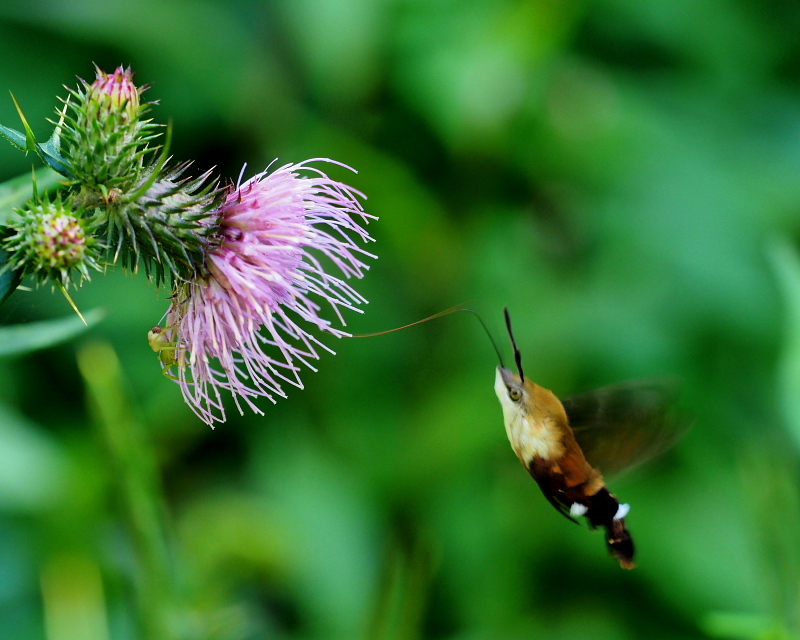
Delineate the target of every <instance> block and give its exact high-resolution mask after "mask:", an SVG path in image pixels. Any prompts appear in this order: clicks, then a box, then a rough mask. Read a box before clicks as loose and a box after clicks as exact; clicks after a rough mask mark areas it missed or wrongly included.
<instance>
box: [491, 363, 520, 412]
mask: <svg viewBox="0 0 800 640" xmlns="http://www.w3.org/2000/svg"><path fill="white" fill-rule="evenodd" d="M494 391H495V393H496V394H497V399H498V400H500V404H501V405H503V410H504V411H520V410H522V409H524V407H525V406H526V404H527V402H528V390H527V389H526V388H525V383H524V381H523V380H522V379H521V378H520V377H519V375H517V374H516V373H514V372H513V371H511V369H506V368H505V367H497V373H496V375H495V380H494Z"/></svg>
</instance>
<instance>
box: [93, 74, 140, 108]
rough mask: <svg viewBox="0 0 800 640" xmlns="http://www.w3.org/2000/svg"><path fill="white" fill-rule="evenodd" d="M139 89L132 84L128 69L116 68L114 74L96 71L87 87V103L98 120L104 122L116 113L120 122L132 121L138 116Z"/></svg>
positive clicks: (131, 75) (131, 76)
mask: <svg viewBox="0 0 800 640" xmlns="http://www.w3.org/2000/svg"><path fill="white" fill-rule="evenodd" d="M142 90H143V89H140V88H139V87H137V86H136V84H134V82H133V74H132V73H131V70H130V67H128V68H127V69H123V68H122V67H117V70H116V71H114V73H105V72H103V71H100V70H99V69H98V70H97V78H96V79H95V81H94V82H93V83H92V84H91V86H90V87H89V92H88V95H87V103H88V105H89V111H90V113H91V111H94V112H95V113H96V114H97V117H98V119H101V120H105V119H107V118H108V117H109V116H110V115H112V114H114V113H118V114H119V116H120V118H121V119H122V120H124V119H127V120H129V121H130V120H133V119H134V118H136V117H137V116H138V115H139V94H140V93H141V92H142Z"/></svg>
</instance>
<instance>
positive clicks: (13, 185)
mask: <svg viewBox="0 0 800 640" xmlns="http://www.w3.org/2000/svg"><path fill="white" fill-rule="evenodd" d="M60 179H61V176H59V175H58V174H57V173H56V172H55V171H53V170H52V169H50V168H49V167H41V168H39V169H37V170H36V186H37V189H38V191H39V193H46V192H48V191H50V190H52V188H53V187H54V186H56V185H57V184H58V182H59V180H60ZM32 197H33V180H32V179H31V174H30V173H23V174H22V175H21V176H17V177H16V178H11V180H6V181H5V182H3V183H0V225H6V224H8V221H9V218H10V217H11V216H12V215H13V211H12V209H14V207H21V206H22V205H24V204H25V203H26V202H27V201H28V200H30V199H31V198H32Z"/></svg>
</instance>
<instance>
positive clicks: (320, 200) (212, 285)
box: [151, 160, 375, 427]
mask: <svg viewBox="0 0 800 640" xmlns="http://www.w3.org/2000/svg"><path fill="white" fill-rule="evenodd" d="M309 162H311V161H306V162H303V163H300V164H288V165H285V166H283V167H281V168H279V169H277V170H276V171H273V172H272V173H268V172H267V171H264V172H263V173H260V174H258V175H256V176H254V177H253V178H251V179H250V180H248V181H247V182H245V183H244V184H241V185H239V186H238V187H236V188H233V187H231V190H230V192H229V193H228V195H227V198H226V200H225V202H224V203H223V205H222V206H221V208H220V211H219V218H218V221H217V223H218V224H219V227H220V231H219V235H220V237H221V242H220V244H219V245H218V246H215V247H214V248H212V249H211V250H210V252H209V253H208V254H207V257H206V267H207V270H208V274H207V275H206V276H204V277H201V278H198V279H196V280H194V281H192V282H190V283H187V284H186V285H184V286H183V287H181V288H179V291H177V292H176V294H175V295H174V296H173V299H172V306H171V307H170V309H169V311H168V313H167V321H166V329H164V330H163V333H157V334H155V335H154V334H153V333H152V332H151V345H152V346H153V348H154V349H155V350H157V351H160V352H161V360H162V364H163V365H164V367H165V368H167V369H169V368H171V367H172V366H175V367H177V371H178V375H177V380H178V382H179V384H180V386H181V391H182V392H183V396H184V398H185V399H186V402H187V403H188V404H189V406H190V407H191V408H192V409H193V410H194V412H195V413H196V414H197V415H198V416H199V417H200V418H201V419H202V420H203V421H204V422H206V423H207V424H209V425H210V426H212V427H213V425H214V422H215V421H219V422H223V421H224V420H225V409H224V407H223V403H222V398H221V395H220V390H221V389H224V390H227V391H229V392H230V393H231V394H232V395H233V398H234V401H235V403H236V407H237V408H238V409H239V412H240V413H242V405H243V404H244V405H247V406H249V407H250V408H251V409H252V410H253V411H254V412H256V413H258V414H262V415H263V412H262V411H261V410H260V409H259V408H258V407H257V406H256V404H255V403H254V402H253V400H254V399H255V398H258V397H261V396H263V397H266V398H267V399H269V400H271V401H272V402H275V399H276V397H278V396H279V397H286V393H285V392H284V390H283V388H282V385H283V383H288V384H290V385H293V386H296V387H299V388H302V386H303V385H302V382H301V381H300V375H299V372H300V365H305V366H306V367H308V368H310V369H312V370H314V367H313V366H312V365H311V364H310V362H309V361H310V360H314V359H318V358H319V356H318V354H317V350H318V349H319V348H322V349H325V350H326V351H331V350H330V349H329V348H328V347H326V346H325V345H323V344H322V343H321V342H320V341H319V340H318V339H317V338H315V337H314V336H313V335H312V334H311V333H309V331H307V327H309V325H310V327H313V328H316V329H319V330H322V331H326V332H328V333H330V334H333V335H334V336H337V337H341V336H346V335H349V334H347V333H345V332H344V331H342V330H341V329H337V328H335V327H334V326H333V325H332V323H331V322H330V321H329V320H327V319H324V318H323V317H322V316H321V313H322V307H323V306H325V307H328V308H329V311H331V312H332V313H333V315H335V316H336V318H337V319H338V321H339V322H340V323H341V324H342V325H344V324H345V323H344V320H343V318H342V315H341V310H342V309H343V308H344V309H353V310H359V309H358V306H359V305H361V304H364V303H366V300H365V299H364V298H363V297H362V296H361V295H359V294H358V293H357V292H356V291H355V290H354V289H353V288H352V287H351V286H350V285H349V284H348V283H347V282H346V280H347V279H349V278H361V277H362V276H363V275H364V271H365V270H366V269H367V268H368V266H367V265H365V264H364V262H362V258H364V257H370V258H373V257H375V256H372V255H371V254H369V253H367V252H366V251H364V250H363V249H362V248H361V247H360V246H358V244H357V243H356V240H360V241H362V242H368V241H371V240H372V238H370V236H369V235H368V234H367V232H366V231H365V229H364V228H363V227H362V226H361V224H360V223H367V222H368V220H369V219H371V218H373V219H374V216H370V215H368V214H366V213H365V212H364V210H363V209H362V207H361V204H360V202H359V201H358V199H357V198H358V197H362V198H363V197H364V196H363V195H362V194H361V193H359V192H358V191H355V190H354V189H352V188H350V187H348V186H347V185H344V184H342V183H339V182H335V181H334V180H331V179H330V178H329V177H328V176H327V175H325V173H323V172H322V171H320V170H319V169H317V168H315V167H311V166H308V163H309ZM327 162H331V161H330V160H327ZM348 168H349V167H348ZM329 272H333V273H337V274H339V275H340V276H342V277H339V275H331V273H329ZM300 321H303V322H300ZM304 323H305V324H304ZM310 327H309V328H310ZM331 353H332V351H331Z"/></svg>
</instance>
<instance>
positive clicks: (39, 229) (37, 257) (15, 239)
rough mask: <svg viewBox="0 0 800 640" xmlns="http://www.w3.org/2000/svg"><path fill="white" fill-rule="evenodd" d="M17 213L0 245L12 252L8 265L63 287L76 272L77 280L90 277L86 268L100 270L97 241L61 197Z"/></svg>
mask: <svg viewBox="0 0 800 640" xmlns="http://www.w3.org/2000/svg"><path fill="white" fill-rule="evenodd" d="M17 214H18V216H19V217H18V218H17V219H16V220H14V221H12V222H11V223H10V224H9V231H10V233H9V235H7V236H6V238H5V239H4V240H3V241H2V245H1V246H2V248H3V249H5V250H6V251H8V252H9V253H10V254H11V255H10V258H9V261H8V268H10V269H14V270H21V271H22V273H23V275H31V276H33V277H34V278H36V280H37V281H38V283H39V284H44V283H47V282H49V283H51V284H60V285H62V286H63V287H64V288H67V287H68V286H69V284H70V282H71V281H72V279H73V278H74V275H75V273H76V272H77V274H78V277H79V281H78V283H77V284H80V282H82V281H83V279H84V278H88V277H89V269H95V270H98V271H99V270H100V267H99V266H98V264H97V249H98V247H97V241H96V240H95V239H94V238H93V237H92V236H91V234H87V232H86V229H85V228H84V224H85V221H84V220H82V219H80V218H79V217H75V216H74V215H72V213H71V212H70V211H69V210H68V208H66V207H65V206H64V205H63V204H62V203H61V201H56V202H53V203H50V202H41V203H39V204H32V205H30V206H29V208H28V209H23V210H17Z"/></svg>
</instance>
